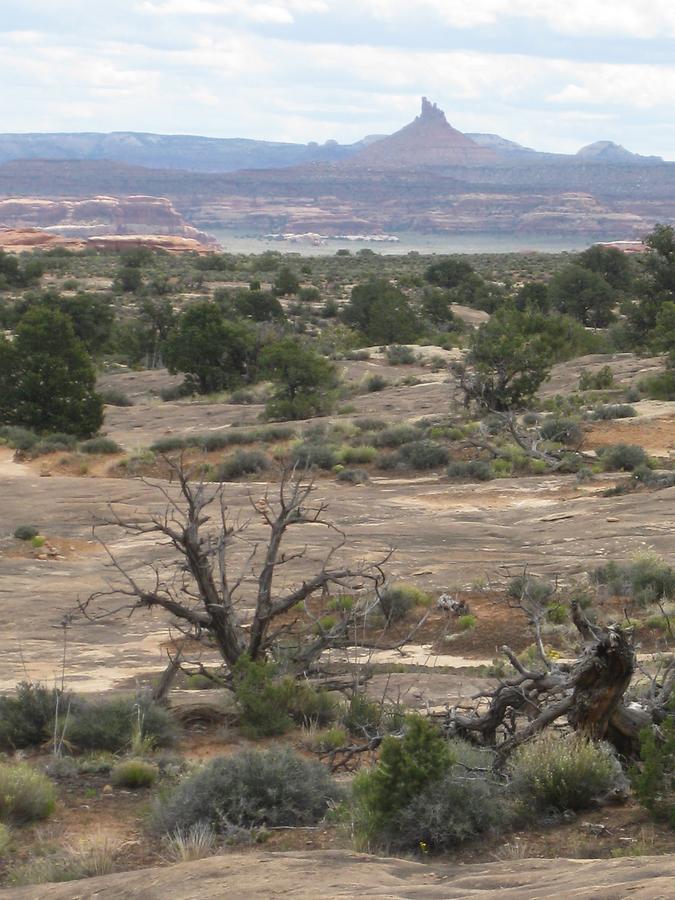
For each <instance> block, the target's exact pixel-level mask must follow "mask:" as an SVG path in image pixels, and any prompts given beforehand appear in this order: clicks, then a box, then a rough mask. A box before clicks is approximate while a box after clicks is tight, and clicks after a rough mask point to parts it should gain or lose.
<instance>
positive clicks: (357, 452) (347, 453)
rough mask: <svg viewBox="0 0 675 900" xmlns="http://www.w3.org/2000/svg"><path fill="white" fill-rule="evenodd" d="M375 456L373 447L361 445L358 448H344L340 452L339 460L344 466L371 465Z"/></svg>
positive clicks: (375, 452) (375, 451)
mask: <svg viewBox="0 0 675 900" xmlns="http://www.w3.org/2000/svg"><path fill="white" fill-rule="evenodd" d="M376 456H377V450H376V449H375V447H369V446H368V445H367V444H361V445H360V446H358V447H344V448H343V449H342V450H341V451H340V460H341V461H342V462H343V463H344V464H345V465H353V464H355V463H356V464H361V465H363V464H364V463H371V462H372V461H373V460H374V459H375V457H376Z"/></svg>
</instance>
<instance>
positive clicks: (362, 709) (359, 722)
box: [342, 693, 383, 737]
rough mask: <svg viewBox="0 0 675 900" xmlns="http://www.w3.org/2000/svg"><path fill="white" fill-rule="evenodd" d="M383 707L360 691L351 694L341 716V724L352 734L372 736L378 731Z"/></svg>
mask: <svg viewBox="0 0 675 900" xmlns="http://www.w3.org/2000/svg"><path fill="white" fill-rule="evenodd" d="M382 719H383V707H382V705H381V704H380V703H377V702H376V701H375V700H371V699H370V697H367V696H366V695H365V694H362V693H355V694H352V696H351V697H350V700H349V705H348V706H347V708H346V709H345V711H344V714H343V716H342V724H343V725H344V726H345V728H347V729H348V730H349V731H350V732H352V733H353V734H358V735H366V736H367V737H373V736H374V735H375V734H377V733H378V732H379V729H380V725H381V724H382Z"/></svg>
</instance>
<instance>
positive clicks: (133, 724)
mask: <svg viewBox="0 0 675 900" xmlns="http://www.w3.org/2000/svg"><path fill="white" fill-rule="evenodd" d="M139 722H140V725H141V732H142V733H141V738H143V739H146V740H147V742H149V743H151V744H152V745H153V746H156V747H168V746H171V744H173V743H174V741H175V739H176V726H175V723H174V721H173V719H172V718H171V716H170V715H169V713H168V712H167V710H165V709H163V708H162V707H161V706H157V705H156V704H154V703H151V702H149V701H146V700H141V701H138V700H135V699H133V698H122V697H120V698H115V699H113V700H101V701H92V702H89V701H87V702H80V704H79V706H78V707H77V708H76V709H75V710H74V711H72V712H71V715H70V720H69V722H68V727H67V732H66V736H67V739H68V741H69V742H70V743H71V744H72V745H73V746H75V747H76V748H77V749H78V750H108V751H110V752H111V753H118V752H120V751H122V750H125V749H126V748H127V747H129V746H130V745H131V742H132V739H133V738H134V736H135V733H136V732H137V729H138V725H139Z"/></svg>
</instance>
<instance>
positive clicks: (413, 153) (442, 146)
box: [342, 97, 499, 169]
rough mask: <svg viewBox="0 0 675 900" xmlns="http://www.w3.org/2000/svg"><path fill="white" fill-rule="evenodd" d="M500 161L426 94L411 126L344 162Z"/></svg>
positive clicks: (433, 164)
mask: <svg viewBox="0 0 675 900" xmlns="http://www.w3.org/2000/svg"><path fill="white" fill-rule="evenodd" d="M498 161H499V154H497V153H496V152H495V151H494V150H492V149H491V148H490V147H482V146H480V145H479V144H477V143H476V142H475V141H472V140H471V138H469V137H467V136H466V135H465V134H462V132H461V131H457V129H456V128H453V127H452V125H450V124H449V123H448V120H447V119H446V118H445V113H444V112H443V110H441V109H439V108H438V106H437V105H436V104H435V103H430V102H429V100H427V98H426V97H422V111H421V113H420V115H419V116H417V118H416V119H414V120H413V121H412V122H410V124H409V125H406V126H405V127H404V128H401V129H400V130H399V131H396V132H395V133H394V134H391V135H389V136H388V137H384V138H381V139H380V140H376V141H373V142H372V143H369V144H368V145H367V146H366V147H364V148H363V149H362V150H360V151H359V152H358V153H356V154H355V155H354V156H353V157H351V159H349V160H347V161H345V162H344V163H343V164H342V165H343V166H349V167H352V166H359V167H361V166H367V167H370V168H376V169H381V168H395V169H403V168H405V169H407V168H420V167H424V168H427V167H444V166H473V165H490V164H494V163H496V162H498Z"/></svg>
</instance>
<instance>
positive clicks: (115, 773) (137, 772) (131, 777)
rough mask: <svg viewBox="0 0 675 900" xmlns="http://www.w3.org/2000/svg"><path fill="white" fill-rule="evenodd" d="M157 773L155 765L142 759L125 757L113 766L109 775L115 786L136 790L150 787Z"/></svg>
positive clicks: (155, 779)
mask: <svg viewBox="0 0 675 900" xmlns="http://www.w3.org/2000/svg"><path fill="white" fill-rule="evenodd" d="M158 775H159V770H158V769H157V766H153V765H152V764H151V763H149V762H146V761H145V760H143V759H125V760H122V762H120V763H118V764H117V765H116V766H115V767H114V768H113V770H112V772H111V776H110V777H111V780H112V783H113V784H114V785H115V786H116V787H124V788H129V789H130V790H136V789H137V788H145V787H151V786H152V785H153V784H154V783H155V782H156V781H157V777H158Z"/></svg>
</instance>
